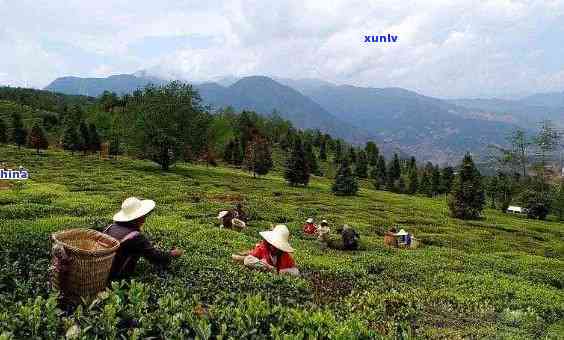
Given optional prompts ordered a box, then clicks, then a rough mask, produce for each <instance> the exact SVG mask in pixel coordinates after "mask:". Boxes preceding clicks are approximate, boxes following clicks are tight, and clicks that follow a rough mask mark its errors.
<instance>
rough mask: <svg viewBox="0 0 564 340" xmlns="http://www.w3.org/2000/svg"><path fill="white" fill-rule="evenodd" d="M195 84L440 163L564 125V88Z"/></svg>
mask: <svg viewBox="0 0 564 340" xmlns="http://www.w3.org/2000/svg"><path fill="white" fill-rule="evenodd" d="M165 82H167V80H163V79H159V78H155V77H151V76H148V75H147V74H146V73H144V72H138V73H136V74H134V75H114V76H110V77H107V78H77V77H63V78H58V79H56V80H55V81H53V82H52V83H51V84H49V85H48V86H47V87H46V89H47V90H50V91H55V92H61V93H66V94H81V95H89V96H98V95H100V94H101V93H102V92H103V91H104V90H108V91H112V92H116V93H118V94H124V93H130V92H132V91H134V90H135V89H137V88H141V87H144V86H145V85H146V84H148V83H154V84H162V83H165ZM194 85H195V86H196V87H197V89H198V90H199V92H200V95H201V96H202V99H203V100H204V103H205V104H207V105H210V106H212V107H213V108H221V107H226V106H232V107H233V108H234V109H236V110H243V109H249V110H254V111H256V112H258V113H261V114H270V113H272V112H273V111H276V112H278V113H279V114H280V115H281V116H282V117H284V118H286V119H288V120H290V121H292V122H293V123H294V124H295V125H296V126H297V127H299V128H312V129H316V128H318V129H320V130H322V131H324V132H327V133H330V134H331V135H333V136H337V137H340V138H343V139H345V140H347V141H349V142H351V143H359V144H360V143H364V142H366V141H367V140H374V141H376V142H377V143H378V144H379V145H380V146H381V148H383V149H384V151H385V152H386V153H388V154H389V153H391V152H394V151H398V150H401V151H402V152H403V153H405V154H410V155H415V156H417V158H418V159H419V160H430V161H433V162H436V163H456V162H458V161H459V159H460V157H461V156H462V155H463V154H464V153H465V152H466V151H471V152H473V153H475V154H476V155H484V154H485V151H486V148H487V146H488V145H490V144H497V145H503V144H504V143H505V142H506V140H505V138H506V136H507V135H508V134H509V133H511V131H512V130H514V129H515V128H516V127H517V126H521V127H524V128H525V129H530V128H531V127H532V126H534V125H533V124H534V123H537V122H539V121H541V120H543V119H551V120H553V121H554V122H555V123H558V124H562V125H564V93H546V94H537V95H533V96H529V97H525V98H521V99H518V100H502V99H452V100H443V99H438V98H433V97H427V96H423V95H420V94H418V93H416V92H412V91H408V90H405V89H401V88H367V87H356V86H350V85H335V84H332V83H330V82H326V81H323V80H318V79H299V80H294V79H285V78H275V79H272V78H269V77H264V76H250V77H244V78H241V79H237V78H234V77H227V78H222V79H215V80H214V81H213V82H206V83H195V84H194Z"/></svg>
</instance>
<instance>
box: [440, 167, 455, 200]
mask: <svg viewBox="0 0 564 340" xmlns="http://www.w3.org/2000/svg"><path fill="white" fill-rule="evenodd" d="M452 181H454V168H453V167H451V166H447V167H445V168H443V170H442V171H441V190H440V192H441V193H442V194H448V193H449V192H450V189H451V188H452Z"/></svg>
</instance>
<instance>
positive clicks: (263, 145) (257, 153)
mask: <svg viewBox="0 0 564 340" xmlns="http://www.w3.org/2000/svg"><path fill="white" fill-rule="evenodd" d="M273 165H274V164H273V162H272V150H271V148H270V144H269V143H268V140H267V139H266V138H265V137H263V136H261V135H255V136H254V137H253V139H252V140H250V141H249V142H248V143H247V150H246V152H245V166H246V168H247V170H249V171H250V172H252V173H253V177H256V175H266V174H267V173H268V172H269V171H270V169H272V166H273Z"/></svg>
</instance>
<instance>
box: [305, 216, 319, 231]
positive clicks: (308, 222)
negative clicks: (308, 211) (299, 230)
mask: <svg viewBox="0 0 564 340" xmlns="http://www.w3.org/2000/svg"><path fill="white" fill-rule="evenodd" d="M315 233H317V226H316V225H315V223H313V218H311V217H310V218H308V219H307V220H306V223H305V224H304V234H305V235H315Z"/></svg>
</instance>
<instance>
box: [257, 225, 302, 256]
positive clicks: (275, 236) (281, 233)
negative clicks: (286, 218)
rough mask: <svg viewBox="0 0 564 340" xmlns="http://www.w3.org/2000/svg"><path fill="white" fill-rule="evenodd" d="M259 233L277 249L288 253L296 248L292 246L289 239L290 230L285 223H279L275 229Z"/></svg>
mask: <svg viewBox="0 0 564 340" xmlns="http://www.w3.org/2000/svg"><path fill="white" fill-rule="evenodd" d="M259 234H260V236H262V238H263V239H264V240H265V241H266V242H268V243H270V244H271V245H273V246H274V247H276V248H277V249H280V250H282V251H285V252H287V253H293V252H294V248H292V246H290V243H288V240H289V239H290V231H289V230H288V227H286V226H285V225H283V224H278V225H277V226H275V227H274V229H272V230H267V231H261V232H260V233H259Z"/></svg>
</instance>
